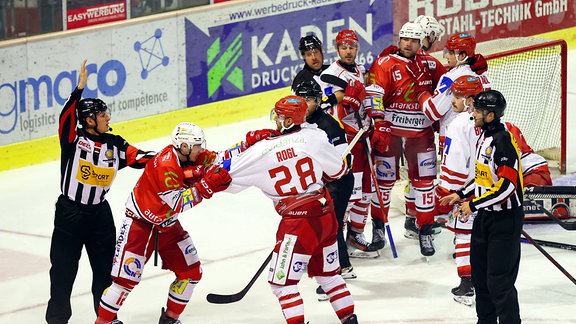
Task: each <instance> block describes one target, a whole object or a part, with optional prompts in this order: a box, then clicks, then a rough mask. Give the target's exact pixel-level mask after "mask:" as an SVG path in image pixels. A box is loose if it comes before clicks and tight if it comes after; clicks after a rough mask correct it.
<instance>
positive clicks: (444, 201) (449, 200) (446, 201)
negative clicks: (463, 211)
mask: <svg viewBox="0 0 576 324" xmlns="http://www.w3.org/2000/svg"><path fill="white" fill-rule="evenodd" d="M458 200H460V196H458V194H457V193H455V192H454V193H451V194H449V195H448V196H444V197H442V198H440V200H439V201H440V205H441V206H446V205H454V204H455V203H456V202H457V201H458Z"/></svg>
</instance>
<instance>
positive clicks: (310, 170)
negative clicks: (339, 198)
mask: <svg viewBox="0 0 576 324" xmlns="http://www.w3.org/2000/svg"><path fill="white" fill-rule="evenodd" d="M305 126H306V125H305V124H303V125H302V129H300V130H298V131H294V132H291V133H288V134H284V135H281V136H276V137H269V138H266V139H264V140H262V141H260V142H258V143H256V144H254V145H253V146H251V147H250V148H248V149H247V150H246V151H244V152H242V153H240V154H239V155H236V156H233V157H232V158H230V159H228V160H225V161H224V162H222V166H223V167H224V168H226V169H227V170H229V173H230V176H231V177H232V182H231V183H230V186H229V187H228V189H226V190H225V191H226V192H231V193H236V192H240V191H242V190H244V189H246V188H248V187H251V186H254V187H257V188H259V189H260V190H262V192H264V194H265V195H266V196H267V197H269V198H271V199H272V200H273V201H274V203H277V202H278V201H280V200H281V199H283V198H285V197H297V196H299V195H302V194H305V193H313V192H315V191H318V190H320V189H322V188H323V187H324V182H323V179H324V180H326V181H331V180H334V179H338V178H340V177H342V176H343V175H344V174H346V172H347V166H346V163H345V162H344V160H343V158H342V156H341V154H340V153H339V152H338V150H337V149H336V148H335V147H334V146H333V145H332V144H331V143H330V142H329V141H328V137H327V136H326V133H325V132H324V131H323V130H321V129H319V128H316V127H313V128H312V127H310V128H309V127H305Z"/></svg>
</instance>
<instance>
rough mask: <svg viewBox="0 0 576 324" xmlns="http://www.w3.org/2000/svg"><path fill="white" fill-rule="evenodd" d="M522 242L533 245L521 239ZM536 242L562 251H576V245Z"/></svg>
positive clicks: (535, 240)
mask: <svg viewBox="0 0 576 324" xmlns="http://www.w3.org/2000/svg"><path fill="white" fill-rule="evenodd" d="M520 242H522V243H528V244H531V243H530V241H528V240H527V239H525V238H523V237H521V238H520ZM534 242H536V243H538V244H540V245H541V246H546V247H551V248H556V249H562V250H569V251H576V245H572V244H568V243H561V242H552V241H544V240H537V239H534Z"/></svg>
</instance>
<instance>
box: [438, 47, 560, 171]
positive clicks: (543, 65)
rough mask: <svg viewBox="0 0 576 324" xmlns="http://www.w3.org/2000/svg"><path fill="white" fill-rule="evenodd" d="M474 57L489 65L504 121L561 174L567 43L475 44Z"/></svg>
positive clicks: (489, 73) (489, 72)
mask: <svg viewBox="0 0 576 324" xmlns="http://www.w3.org/2000/svg"><path fill="white" fill-rule="evenodd" d="M476 53H480V54H482V55H484V57H485V58H486V60H487V61H488V72H487V74H488V75H489V76H490V78H491V79H492V87H493V89H495V90H498V91H500V92H502V94H504V97H505V98H506V103H507V106H506V110H505V111H504V117H503V118H502V119H503V120H504V121H509V122H512V123H514V124H515V125H517V126H518V127H519V128H520V130H521V131H522V133H523V134H524V137H525V138H526V141H527V142H528V144H529V145H530V146H531V147H532V149H534V151H536V153H538V154H540V155H542V156H543V157H544V158H546V159H547V160H550V161H558V167H559V169H560V170H559V171H560V172H561V173H565V172H566V82H567V81H566V73H567V62H568V61H567V45H566V42H565V41H563V40H550V39H542V38H532V37H511V38H503V39H497V40H492V41H487V42H482V43H478V44H477V46H476ZM435 56H436V57H438V56H437V55H436V53H435ZM444 61H445V60H441V62H444ZM551 166H552V165H551Z"/></svg>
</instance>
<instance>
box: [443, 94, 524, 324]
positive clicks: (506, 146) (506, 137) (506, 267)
mask: <svg viewBox="0 0 576 324" xmlns="http://www.w3.org/2000/svg"><path fill="white" fill-rule="evenodd" d="M473 108H474V111H473V113H472V118H471V119H473V120H474V124H475V126H476V127H480V128H481V129H482V134H481V135H480V137H479V138H478V142H477V144H476V167H475V177H474V179H473V180H471V181H469V182H468V183H466V184H465V185H464V188H462V189H461V190H460V191H457V192H456V193H453V194H451V195H449V196H446V197H444V198H442V199H441V200H440V201H441V204H445V203H449V204H453V203H455V202H457V201H458V200H460V199H464V198H467V197H471V196H472V195H474V198H473V199H472V200H471V201H466V202H464V203H462V205H461V206H460V207H459V212H458V213H456V214H457V215H456V216H458V217H459V218H461V219H465V218H467V217H469V216H470V215H471V214H472V213H473V212H475V211H478V214H477V216H476V218H475V219H474V225H473V226H472V238H471V241H470V264H471V266H472V284H473V285H474V289H475V290H476V315H477V316H478V324H496V323H507V324H516V323H520V322H521V320H520V307H519V305H518V292H517V291H516V287H515V286H514V283H515V282H516V277H517V276H518V268H519V266H520V233H521V232H522V226H523V224H524V209H523V207H522V202H523V199H524V195H523V192H524V188H523V178H522V167H521V164H520V153H519V152H520V150H519V149H518V145H517V144H516V141H515V140H514V137H513V136H512V134H511V133H510V132H508V131H507V130H506V128H505V127H504V124H503V123H502V122H500V117H502V116H503V115H504V109H506V100H505V99H504V96H503V95H502V94H501V93H500V92H498V91H496V90H488V91H484V92H481V93H479V94H478V95H477V96H476V97H475V98H474V103H473ZM458 214H459V215H458Z"/></svg>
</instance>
